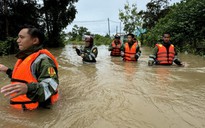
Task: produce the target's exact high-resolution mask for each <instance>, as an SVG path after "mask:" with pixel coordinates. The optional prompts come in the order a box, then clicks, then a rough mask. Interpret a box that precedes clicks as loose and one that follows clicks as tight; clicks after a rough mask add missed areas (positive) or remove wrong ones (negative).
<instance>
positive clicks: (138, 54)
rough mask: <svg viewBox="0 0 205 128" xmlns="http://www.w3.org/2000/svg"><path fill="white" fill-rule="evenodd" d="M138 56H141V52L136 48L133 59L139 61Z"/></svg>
mask: <svg viewBox="0 0 205 128" xmlns="http://www.w3.org/2000/svg"><path fill="white" fill-rule="evenodd" d="M140 55H141V50H140V47H139V46H137V49H136V54H135V58H136V60H138V59H139V57H140Z"/></svg>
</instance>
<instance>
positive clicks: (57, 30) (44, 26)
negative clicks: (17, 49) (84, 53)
mask: <svg viewBox="0 0 205 128" xmlns="http://www.w3.org/2000/svg"><path fill="white" fill-rule="evenodd" d="M77 1H78V0H0V40H1V41H0V42H1V43H6V42H9V41H7V40H9V38H10V37H12V38H16V37H17V35H18V32H19V30H20V28H21V27H22V26H23V25H25V24H29V25H33V26H35V27H38V28H40V29H41V30H42V31H43V32H45V33H46V35H47V41H46V44H47V46H48V47H59V46H62V45H63V41H62V38H61V33H62V30H63V29H64V28H65V27H66V26H67V25H68V24H70V23H71V22H72V21H73V20H74V18H75V15H76V13H77V10H76V8H75V6H74V3H75V2H77ZM11 45H13V44H12V43H11ZM2 46H7V45H2ZM12 47H13V46H12ZM9 53H11V52H9Z"/></svg>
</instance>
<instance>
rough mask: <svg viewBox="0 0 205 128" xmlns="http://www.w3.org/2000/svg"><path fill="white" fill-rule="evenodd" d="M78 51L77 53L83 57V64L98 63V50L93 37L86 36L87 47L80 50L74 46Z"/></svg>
mask: <svg viewBox="0 0 205 128" xmlns="http://www.w3.org/2000/svg"><path fill="white" fill-rule="evenodd" d="M73 48H75V49H76V53H77V54H78V55H79V56H81V57H82V59H83V62H89V63H93V62H96V59H95V58H96V57H97V55H98V49H97V47H96V46H94V42H93V37H91V36H85V46H84V47H81V48H80V49H78V48H77V47H76V46H73Z"/></svg>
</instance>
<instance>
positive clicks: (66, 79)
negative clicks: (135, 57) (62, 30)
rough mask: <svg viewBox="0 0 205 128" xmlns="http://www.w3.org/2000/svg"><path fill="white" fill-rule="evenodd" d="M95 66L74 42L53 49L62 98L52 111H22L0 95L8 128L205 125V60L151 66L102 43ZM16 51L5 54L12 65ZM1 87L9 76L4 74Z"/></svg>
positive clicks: (188, 57)
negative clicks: (119, 55) (130, 59)
mask: <svg viewBox="0 0 205 128" xmlns="http://www.w3.org/2000/svg"><path fill="white" fill-rule="evenodd" d="M98 50H99V55H98V57H97V61H98V62H97V63H96V64H83V63H82V61H81V58H80V57H79V56H77V55H76V53H75V51H74V50H73V49H72V46H71V45H67V46H66V47H65V48H63V49H51V50H50V51H51V52H52V53H53V54H54V55H55V56H56V57H57V60H58V62H59V79H60V86H59V87H60V89H59V91H60V100H59V101H58V103H57V104H55V105H53V106H52V107H51V109H43V108H40V109H38V110H35V111H17V110H14V109H13V108H11V107H10V106H9V100H8V99H7V98H5V97H4V96H3V95H2V94H0V102H1V103H0V122H1V123H0V127H3V128H36V127H42V128H50V127H52V128H205V77H204V76H205V60H204V59H203V58H202V57H200V56H194V55H189V54H188V55H185V54H182V53H181V54H180V55H179V57H180V58H181V60H183V62H184V63H185V67H178V66H174V65H173V66H153V67H148V66H147V60H148V55H149V54H150V53H151V52H150V51H151V50H150V49H149V48H146V47H145V48H142V56H141V58H140V60H139V61H138V62H137V63H130V62H126V63H125V62H122V61H121V58H112V57H110V56H109V52H108V50H107V47H106V46H99V47H98ZM15 61H16V59H15V57H14V55H11V56H4V57H0V63H3V64H5V65H8V66H10V67H12V66H13V64H14V63H15ZM0 81H1V84H0V87H2V86H3V85H6V84H8V83H9V79H8V78H7V76H5V75H4V74H3V73H0Z"/></svg>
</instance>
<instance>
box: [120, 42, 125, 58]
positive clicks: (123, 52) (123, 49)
mask: <svg viewBox="0 0 205 128" xmlns="http://www.w3.org/2000/svg"><path fill="white" fill-rule="evenodd" d="M120 51H121V57H124V55H125V44H122V46H121V47H120Z"/></svg>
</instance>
